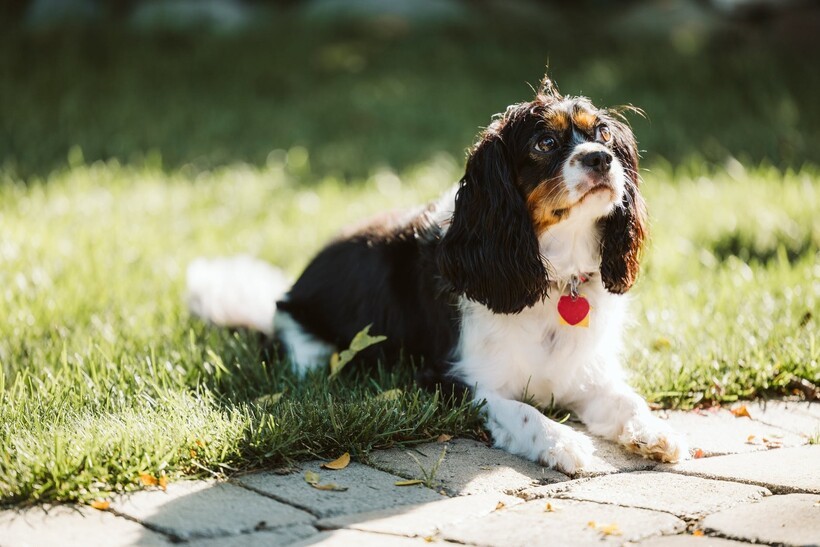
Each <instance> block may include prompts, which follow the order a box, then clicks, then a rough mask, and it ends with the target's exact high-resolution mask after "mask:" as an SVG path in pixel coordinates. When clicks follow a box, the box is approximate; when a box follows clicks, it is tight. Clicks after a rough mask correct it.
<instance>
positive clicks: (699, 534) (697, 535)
mask: <svg viewBox="0 0 820 547" xmlns="http://www.w3.org/2000/svg"><path fill="white" fill-rule="evenodd" d="M692 535H693V536H695V537H703V530H694V531H693V532H692Z"/></svg>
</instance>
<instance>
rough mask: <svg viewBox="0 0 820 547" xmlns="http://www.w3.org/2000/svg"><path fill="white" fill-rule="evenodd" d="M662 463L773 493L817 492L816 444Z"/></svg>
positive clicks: (819, 461) (819, 452) (819, 450)
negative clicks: (758, 487) (749, 484)
mask: <svg viewBox="0 0 820 547" xmlns="http://www.w3.org/2000/svg"><path fill="white" fill-rule="evenodd" d="M663 467H664V468H666V469H667V470H670V471H675V472H676V473H685V474H687V475H696V476H699V477H708V478H715V479H722V480H732V481H738V482H745V483H751V484H760V485H763V486H765V487H766V488H768V489H770V490H771V491H772V492H775V493H786V492H813V493H820V445H809V446H801V447H797V448H781V449H777V450H768V451H766V452H755V453H752V454H737V455H734V456H720V457H716V458H701V459H698V460H690V461H686V462H682V463H678V464H675V465H671V466H668V465H665V466H663ZM659 469H660V467H659Z"/></svg>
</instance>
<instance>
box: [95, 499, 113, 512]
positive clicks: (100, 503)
mask: <svg viewBox="0 0 820 547" xmlns="http://www.w3.org/2000/svg"><path fill="white" fill-rule="evenodd" d="M110 505H111V502H109V501H106V500H94V501H92V502H91V507H93V508H94V509H99V510H100V511H105V510H106V509H108V507H109V506H110Z"/></svg>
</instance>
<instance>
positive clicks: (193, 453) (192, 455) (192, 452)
mask: <svg viewBox="0 0 820 547" xmlns="http://www.w3.org/2000/svg"><path fill="white" fill-rule="evenodd" d="M191 457H192V458H196V450H194V449H193V448H192V449H191Z"/></svg>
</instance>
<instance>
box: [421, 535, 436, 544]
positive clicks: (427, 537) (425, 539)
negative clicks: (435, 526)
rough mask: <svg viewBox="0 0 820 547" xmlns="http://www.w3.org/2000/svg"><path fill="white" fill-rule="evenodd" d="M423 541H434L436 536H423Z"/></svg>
mask: <svg viewBox="0 0 820 547" xmlns="http://www.w3.org/2000/svg"><path fill="white" fill-rule="evenodd" d="M424 541H426V542H427V543H433V542H434V541H436V538H434V537H433V536H424Z"/></svg>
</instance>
